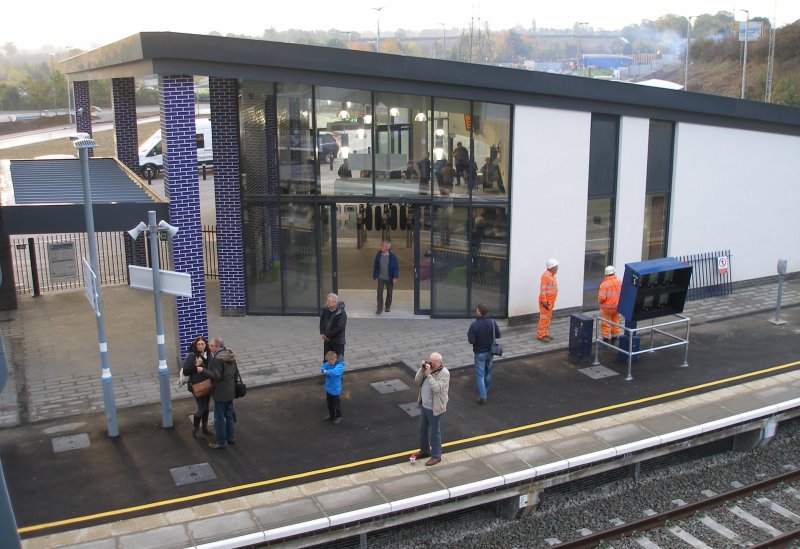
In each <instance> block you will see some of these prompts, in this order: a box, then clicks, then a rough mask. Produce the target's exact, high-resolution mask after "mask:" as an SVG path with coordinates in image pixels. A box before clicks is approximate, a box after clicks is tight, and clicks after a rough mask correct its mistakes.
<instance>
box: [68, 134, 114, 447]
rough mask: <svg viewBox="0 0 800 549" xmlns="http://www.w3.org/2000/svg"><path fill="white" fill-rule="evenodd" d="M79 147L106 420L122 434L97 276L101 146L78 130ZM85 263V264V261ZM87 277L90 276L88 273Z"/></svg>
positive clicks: (110, 431) (75, 141)
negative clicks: (93, 161)
mask: <svg viewBox="0 0 800 549" xmlns="http://www.w3.org/2000/svg"><path fill="white" fill-rule="evenodd" d="M70 141H72V142H73V144H74V145H75V148H76V149H78V156H79V157H80V160H81V178H82V179H83V206H84V208H83V211H84V214H85V216H86V238H87V240H88V241H89V262H90V264H91V270H92V271H93V272H92V275H93V276H92V277H89V278H88V280H92V281H94V282H93V285H94V288H87V289H86V290H87V292H90V291H91V292H92V293H93V296H94V303H92V306H93V308H94V310H95V320H96V321H97V340H98V344H99V347H100V365H101V368H102V375H101V379H102V387H103V405H104V407H105V411H106V423H107V424H108V436H110V437H116V436H119V427H118V425H117V405H116V401H115V399H114V387H113V384H112V378H111V368H110V367H109V366H108V343H107V342H106V326H105V315H104V313H103V298H102V295H101V292H100V280H99V279H96V278H95V277H96V276H97V273H99V272H100V268H99V262H98V260H97V240H96V238H97V237H96V235H95V232H94V213H93V211H92V185H91V180H90V178H89V149H93V148H95V147H97V141H95V140H94V139H92V138H91V137H90V136H89V134H88V133H78V134H74V135H71V136H70ZM84 267H85V264H84ZM84 278H85V279H87V277H86V276H84Z"/></svg>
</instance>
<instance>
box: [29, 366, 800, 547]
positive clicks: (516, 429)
mask: <svg viewBox="0 0 800 549" xmlns="http://www.w3.org/2000/svg"><path fill="white" fill-rule="evenodd" d="M798 365H800V360H798V361H795V362H789V363H787V364H781V365H780V366H772V367H770V368H766V369H764V370H758V371H755V372H748V373H746V374H740V375H737V376H732V377H728V378H724V379H718V380H716V381H709V382H707V383H701V384H700V385H694V386H692V387H686V388H684V389H676V390H674V391H669V392H666V393H661V394H658V395H651V396H648V397H644V398H640V399H637V400H629V401H627V402H620V403H618V404H611V405H609V406H603V407H601V408H595V409H593V410H586V411H583V412H577V413H574V414H570V415H566V416H561V417H557V418H552V419H546V420H543V421H538V422H536V423H530V424H528V425H521V426H519V427H512V428H510V429H503V430H502V431H495V432H493V433H486V434H483V435H477V436H474V437H469V438H463V439H460V440H454V441H451V442H445V443H443V444H442V446H446V447H452V446H460V445H462V444H468V443H471V442H477V441H481V440H486V439H490V438H494V437H498V436H503V435H508V434H512V433H519V432H521V431H528V430H531V429H536V428H539V427H543V426H546V425H553V424H555V423H560V422H563V421H568V420H571V419H577V418H582V417H588V416H593V415H597V414H602V413H604V412H609V411H612V410H619V409H622V408H629V407H631V406H637V405H639V404H644V403H647V402H653V401H656V400H663V399H665V398H670V397H674V396H678V395H682V394H686V393H690V392H692V391H697V390H700V389H707V388H709V387H715V386H717V385H724V384H725V383H730V382H733V381H740V380H743V379H747V378H751V377H755V376H759V375H763V374H769V373H772V372H777V371H780V370H785V369H788V368H792V367H794V366H798ZM410 452H413V450H406V451H403V452H396V453H394V454H387V455H385V456H379V457H374V458H369V459H364V460H361V461H354V462H351V463H345V464H342V465H335V466H333V467H326V468H324V469H315V470H313V471H306V472H304V473H296V474H294V475H287V476H284V477H279V478H273V479H267V480H260V481H258V482H251V483H248V484H240V485H238V486H230V487H228V488H220V489H219V490H212V491H210V492H203V493H200V494H193V495H190V496H183V497H180V498H173V499H165V500H161V501H154V502H151V503H145V504H143V505H136V506H133V507H125V508H122V509H114V510H111V511H104V512H102V513H95V514H93V515H86V516H82V517H73V518H69V519H64V520H58V521H54V522H46V523H43V524H34V525H32V526H24V527H22V528H19V529H17V532H19V533H20V534H28V533H31V532H39V531H42V530H48V529H51V528H58V527H60V526H69V525H71V524H80V523H83V522H89V521H93V520H98V519H104V518H111V517H119V516H122V515H127V514H131V513H136V512H138V511H147V510H150V509H158V508H160V507H167V506H170V505H176V504H179V503H189V502H192V501H197V500H200V499H206V498H210V497H214V496H220V495H225V494H231V493H234V492H241V491H243V490H250V489H252V488H262V487H265V486H271V485H273V484H279V483H281V482H288V481H291V480H299V479H303V478H309V477H314V476H318V475H324V474H326V473H332V472H335V471H342V470H344V469H352V468H355V467H360V466H362V465H370V464H373V463H380V462H383V461H389V460H391V459H395V458H398V457H403V456H407V455H408V454H409V453H410Z"/></svg>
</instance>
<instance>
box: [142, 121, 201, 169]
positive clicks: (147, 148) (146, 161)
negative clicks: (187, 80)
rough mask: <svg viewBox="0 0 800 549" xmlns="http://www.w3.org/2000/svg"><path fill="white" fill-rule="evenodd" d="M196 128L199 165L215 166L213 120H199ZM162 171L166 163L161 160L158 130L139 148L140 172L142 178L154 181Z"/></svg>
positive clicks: (159, 133)
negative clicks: (212, 135)
mask: <svg viewBox="0 0 800 549" xmlns="http://www.w3.org/2000/svg"><path fill="white" fill-rule="evenodd" d="M195 126H196V128H197V136H196V139H197V165H198V166H202V165H204V164H213V162H214V151H213V150H212V144H213V139H212V137H211V120H209V119H208V118H198V119H197V120H195ZM162 169H164V161H163V160H162V158H161V130H156V132H155V133H154V134H153V135H151V136H150V137H148V138H147V140H146V141H145V142H144V143H142V146H141V147H139V172H140V173H141V174H142V177H144V178H146V179H153V178H154V177H155V176H156V175H158V172H159V171H161V170H162Z"/></svg>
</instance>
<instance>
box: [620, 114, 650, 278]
mask: <svg viewBox="0 0 800 549" xmlns="http://www.w3.org/2000/svg"><path fill="white" fill-rule="evenodd" d="M649 137H650V120H648V119H646V118H633V117H630V116H624V117H622V118H621V120H620V125H619V165H618V170H617V173H618V179H617V203H616V214H615V218H614V259H613V261H614V266H615V267H616V268H617V272H618V273H619V276H620V278H621V277H622V273H623V272H624V268H623V267H624V265H625V263H633V262H636V261H641V260H642V238H643V234H642V231H644V203H645V192H646V190H647V150H648V140H649Z"/></svg>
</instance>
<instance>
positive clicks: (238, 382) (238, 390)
mask: <svg viewBox="0 0 800 549" xmlns="http://www.w3.org/2000/svg"><path fill="white" fill-rule="evenodd" d="M233 387H234V397H235V398H242V397H243V396H244V395H246V394H247V385H245V383H244V381H242V376H241V375H239V368H236V377H234V386H233Z"/></svg>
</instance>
